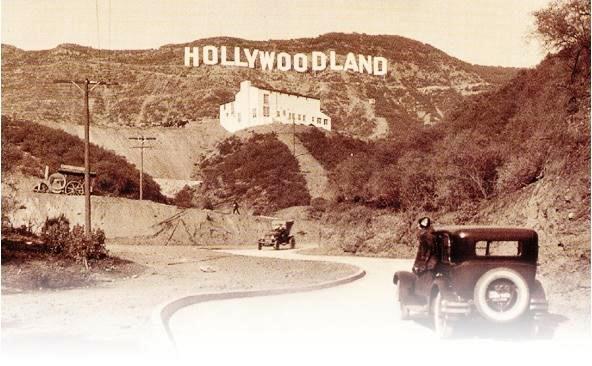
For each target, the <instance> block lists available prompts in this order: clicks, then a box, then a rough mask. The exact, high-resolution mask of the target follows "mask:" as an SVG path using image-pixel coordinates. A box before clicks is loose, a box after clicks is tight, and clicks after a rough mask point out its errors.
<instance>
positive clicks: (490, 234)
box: [434, 225, 537, 240]
mask: <svg viewBox="0 0 592 366" xmlns="http://www.w3.org/2000/svg"><path fill="white" fill-rule="evenodd" d="M434 231H435V232H437V233H448V234H449V235H452V236H457V237H459V238H461V239H464V238H470V239H473V240H535V239H537V233H536V231H534V230H533V229H528V228H523V227H516V226H488V225H440V226H435V227H434Z"/></svg>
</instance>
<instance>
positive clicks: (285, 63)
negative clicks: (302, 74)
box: [277, 52, 292, 71]
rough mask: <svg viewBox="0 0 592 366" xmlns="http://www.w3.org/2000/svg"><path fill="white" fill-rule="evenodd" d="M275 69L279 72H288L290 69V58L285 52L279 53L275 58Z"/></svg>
mask: <svg viewBox="0 0 592 366" xmlns="http://www.w3.org/2000/svg"><path fill="white" fill-rule="evenodd" d="M277 68H278V70H280V71H288V70H290V69H291V68H292V57H291V56H290V55H289V54H287V53H285V52H280V53H279V54H278V56H277Z"/></svg>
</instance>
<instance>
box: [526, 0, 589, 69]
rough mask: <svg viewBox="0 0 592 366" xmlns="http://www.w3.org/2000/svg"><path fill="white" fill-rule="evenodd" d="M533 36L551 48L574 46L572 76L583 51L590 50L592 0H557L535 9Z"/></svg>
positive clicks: (557, 49)
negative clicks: (591, 7) (591, 0)
mask: <svg viewBox="0 0 592 366" xmlns="http://www.w3.org/2000/svg"><path fill="white" fill-rule="evenodd" d="M533 14H534V17H535V26H536V30H535V32H534V36H535V37H536V38H538V39H540V40H541V42H542V43H543V46H544V47H545V48H547V49H548V50H549V51H552V52H553V51H555V52H558V51H561V50H572V51H573V52H574V53H575V55H574V64H573V67H572V76H573V74H575V72H576V70H577V66H578V60H579V58H580V55H581V53H582V51H585V50H587V52H588V53H589V52H590V1H589V0H555V1H553V2H551V3H550V4H549V5H548V6H547V7H546V8H544V9H541V10H538V11H535V12H534V13H533Z"/></svg>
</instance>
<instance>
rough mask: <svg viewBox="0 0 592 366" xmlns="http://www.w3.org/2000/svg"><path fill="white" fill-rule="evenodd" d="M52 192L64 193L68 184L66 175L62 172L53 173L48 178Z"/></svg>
mask: <svg viewBox="0 0 592 366" xmlns="http://www.w3.org/2000/svg"><path fill="white" fill-rule="evenodd" d="M47 180H48V182H49V190H50V191H51V193H62V192H63V191H64V187H65V186H66V177H65V176H64V175H63V174H62V173H53V174H52V175H50V176H49V178H48V179H47Z"/></svg>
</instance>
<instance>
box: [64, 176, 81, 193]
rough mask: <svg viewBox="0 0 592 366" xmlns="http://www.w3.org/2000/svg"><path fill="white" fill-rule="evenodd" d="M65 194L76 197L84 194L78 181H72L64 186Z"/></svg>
mask: <svg viewBox="0 0 592 366" xmlns="http://www.w3.org/2000/svg"><path fill="white" fill-rule="evenodd" d="M66 194H69V195H76V196H80V195H83V194H84V187H83V186H82V183H80V181H77V180H73V181H71V182H68V184H66Z"/></svg>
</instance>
